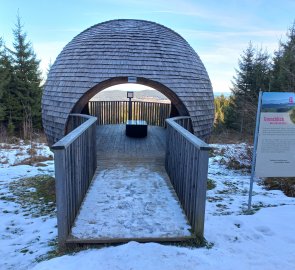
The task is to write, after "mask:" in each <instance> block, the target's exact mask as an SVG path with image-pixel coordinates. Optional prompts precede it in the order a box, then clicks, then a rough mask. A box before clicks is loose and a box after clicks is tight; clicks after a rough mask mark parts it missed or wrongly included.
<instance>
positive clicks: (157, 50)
mask: <svg viewBox="0 0 295 270" xmlns="http://www.w3.org/2000/svg"><path fill="white" fill-rule="evenodd" d="M128 78H132V80H134V79H135V80H136V82H137V83H139V84H143V85H146V86H150V87H153V88H155V89H156V90H158V91H160V92H162V93H163V94H164V95H165V96H167V97H168V98H169V99H170V100H171V103H172V108H174V110H173V111H174V115H180V116H184V115H186V116H190V117H191V124H192V128H193V132H194V134H195V135H196V136H198V137H200V138H202V139H206V138H207V137H208V136H209V134H210V132H211V129H212V123H213V119H214V103H213V91H212V86H211V83H210V80H209V77H208V74H207V72H206V69H205V67H204V65H203V63H202V61H201V60H200V58H199V56H198V55H197V53H196V52H195V51H194V50H193V49H192V47H191V46H190V45H189V44H188V42H187V41H186V40H185V39H184V38H182V37H181V36H180V35H179V34H177V33H176V32H174V31H173V30H171V29H169V28H167V27H165V26H162V25H160V24H157V23H154V22H149V21H143V20H129V19H128V20H127V19H126V20H123V19H122V20H112V21H107V22H103V23H99V24H96V25H94V26H92V27H90V28H88V29H86V30H85V31H83V32H82V33H80V34H79V35H77V36H76V37H75V38H73V40H72V41H70V42H69V43H68V44H67V45H66V46H65V47H64V49H63V50H62V52H61V53H60V54H59V56H58V57H57V59H56V61H55V63H54V64H53V66H52V67H51V69H50V72H49V74H48V79H47V81H46V84H45V88H44V93H43V98H42V118H43V125H44V130H45V133H46V136H47V139H48V143H49V144H50V145H52V144H53V143H55V142H56V141H58V140H59V139H61V138H62V137H63V136H64V135H65V134H66V131H67V122H68V119H69V114H71V113H81V112H82V111H83V109H84V108H85V106H87V104H88V101H89V100H90V99H91V98H92V97H93V96H94V95H95V94H97V93H98V92H100V91H101V90H103V89H105V88H107V87H110V86H113V85H116V84H121V83H127V82H128Z"/></svg>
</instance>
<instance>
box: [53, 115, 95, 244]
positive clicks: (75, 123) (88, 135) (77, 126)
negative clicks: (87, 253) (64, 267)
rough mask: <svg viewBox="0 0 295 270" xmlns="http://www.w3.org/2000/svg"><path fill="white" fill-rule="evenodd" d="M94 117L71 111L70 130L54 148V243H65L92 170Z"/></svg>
mask: <svg viewBox="0 0 295 270" xmlns="http://www.w3.org/2000/svg"><path fill="white" fill-rule="evenodd" d="M96 120H97V119H96V117H92V116H88V115H83V114H72V115H70V118H69V123H68V126H70V127H69V130H72V131H71V132H70V133H68V134H67V135H66V136H65V137H63V138H62V139H61V140H60V141H58V142H57V143H55V144H54V145H53V146H52V148H51V149H52V150H53V151H54V164H55V181H56V184H55V185H56V204H57V227H58V243H59V246H60V247H63V246H64V245H65V242H66V239H67V237H68V235H69V233H70V230H71V226H72V225H73V222H74V220H75V218H76V215H77V212H78V210H79V208H80V205H81V203H82V201H83V198H84V196H85V194H86V192H87V190H88V187H89V185H90V182H91V180H92V178H93V175H94V172H95V170H96Z"/></svg>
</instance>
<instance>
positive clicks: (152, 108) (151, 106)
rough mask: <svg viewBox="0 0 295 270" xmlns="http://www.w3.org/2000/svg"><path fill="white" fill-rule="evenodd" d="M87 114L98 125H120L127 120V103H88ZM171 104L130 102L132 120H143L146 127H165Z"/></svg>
mask: <svg viewBox="0 0 295 270" xmlns="http://www.w3.org/2000/svg"><path fill="white" fill-rule="evenodd" d="M88 106H89V113H90V115H92V116H95V117H97V119H98V120H97V124H98V125H110V124H122V123H125V122H126V121H127V120H128V101H89V103H88ZM170 112H171V104H169V103H158V102H143V101H132V119H134V120H137V119H138V120H139V119H140V120H145V121H146V122H147V124H148V125H152V126H162V127H164V126H165V119H166V118H168V117H169V116H170Z"/></svg>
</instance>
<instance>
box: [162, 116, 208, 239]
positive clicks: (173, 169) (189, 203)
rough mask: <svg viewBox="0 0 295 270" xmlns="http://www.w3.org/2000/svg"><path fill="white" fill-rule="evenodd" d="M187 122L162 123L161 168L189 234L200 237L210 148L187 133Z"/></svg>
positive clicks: (188, 125)
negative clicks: (164, 131)
mask: <svg viewBox="0 0 295 270" xmlns="http://www.w3.org/2000/svg"><path fill="white" fill-rule="evenodd" d="M190 122H191V119H190V118H189V117H175V118H170V119H167V120H166V123H167V137H166V138H167V145H166V158H165V166H166V171H167V173H168V175H169V177H170V181H171V183H172V185H173V187H174V189H175V191H176V194H177V196H178V198H179V200H180V202H181V204H182V207H183V209H184V211H185V213H186V215H187V217H188V220H189V221H190V223H191V226H192V230H193V233H194V234H195V235H197V236H199V237H203V235H204V218H205V202H206V190H207V173H208V160H209V155H208V151H209V150H210V147H209V146H208V145H207V144H206V143H204V142H203V141H201V140H200V139H199V138H197V137H196V136H194V135H193V134H192V133H190V132H189V131H188V130H187V129H191V123H190Z"/></svg>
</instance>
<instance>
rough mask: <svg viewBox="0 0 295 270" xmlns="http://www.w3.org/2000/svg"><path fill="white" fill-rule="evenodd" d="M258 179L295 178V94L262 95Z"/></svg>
mask: <svg viewBox="0 0 295 270" xmlns="http://www.w3.org/2000/svg"><path fill="white" fill-rule="evenodd" d="M255 176H257V177H292V176H295V93H287V92H264V93H263V95H262V104H261V113H260V125H259V133H258V144H257V152H256V166H255Z"/></svg>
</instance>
